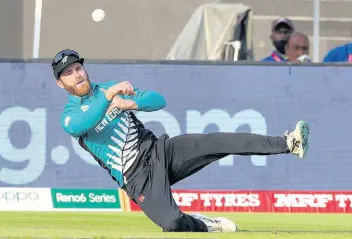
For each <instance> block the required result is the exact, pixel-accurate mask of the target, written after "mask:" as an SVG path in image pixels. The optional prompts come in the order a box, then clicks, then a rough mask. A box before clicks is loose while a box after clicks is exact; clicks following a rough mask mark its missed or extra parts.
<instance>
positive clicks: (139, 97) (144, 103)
mask: <svg viewBox="0 0 352 239" xmlns="http://www.w3.org/2000/svg"><path fill="white" fill-rule="evenodd" d="M134 92H135V94H134V95H123V96H122V98H123V99H125V100H130V101H133V102H134V103H135V106H136V107H135V108H134V109H133V110H138V111H146V112H151V111H157V110H160V109H162V108H164V107H165V106H166V100H165V98H164V97H163V96H162V95H161V94H159V93H157V92H155V91H141V90H139V89H136V88H135V89H134Z"/></svg>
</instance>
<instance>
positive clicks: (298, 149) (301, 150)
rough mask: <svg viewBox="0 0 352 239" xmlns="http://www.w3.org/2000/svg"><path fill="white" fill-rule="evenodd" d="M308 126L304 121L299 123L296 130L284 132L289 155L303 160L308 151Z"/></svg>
mask: <svg viewBox="0 0 352 239" xmlns="http://www.w3.org/2000/svg"><path fill="white" fill-rule="evenodd" d="M309 133H310V129H309V124H308V123H307V122H305V121H299V122H298V123H297V124H296V128H295V130H294V131H292V132H291V133H288V131H286V132H285V135H284V136H285V138H286V142H287V145H288V147H289V149H290V152H291V154H293V155H296V156H298V157H299V158H304V157H305V156H306V154H307V152H308V149H309V140H308V138H309Z"/></svg>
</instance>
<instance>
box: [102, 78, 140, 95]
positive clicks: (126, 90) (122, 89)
mask: <svg viewBox="0 0 352 239" xmlns="http://www.w3.org/2000/svg"><path fill="white" fill-rule="evenodd" d="M110 89H111V91H112V92H113V93H114V94H115V95H134V94H135V93H134V87H133V86H132V84H131V83H129V82H128V81H123V82H120V83H118V84H116V85H113V86H110V88H109V89H108V90H110Z"/></svg>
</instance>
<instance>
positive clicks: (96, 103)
mask: <svg viewBox="0 0 352 239" xmlns="http://www.w3.org/2000/svg"><path fill="white" fill-rule="evenodd" d="M115 84H117V82H108V83H104V84H94V83H91V92H92V93H91V94H90V95H89V96H85V97H82V98H80V97H76V96H71V95H70V96H69V103H68V104H67V105H66V106H65V108H64V112H63V113H62V115H61V125H62V127H63V129H64V130H65V131H66V132H67V133H68V134H70V135H71V136H73V137H75V138H76V139H81V140H83V142H84V144H85V146H86V147H87V148H88V151H90V153H92V154H93V155H94V156H95V157H96V158H98V159H99V161H101V162H99V163H100V164H102V163H103V165H102V166H104V168H106V169H107V170H108V171H109V173H110V174H111V176H112V177H113V178H114V179H115V180H116V181H117V182H118V184H119V185H120V187H122V186H123V185H124V184H125V183H126V178H125V177H124V174H125V173H126V172H127V170H128V169H130V168H131V166H132V165H133V163H134V162H135V161H136V159H137V157H138V154H139V153H140V152H139V144H140V141H141V140H142V138H143V137H144V135H145V130H144V126H143V125H142V124H141V123H140V122H139V121H138V119H137V118H136V117H135V116H134V114H133V112H132V111H131V110H121V109H117V108H115V109H113V110H112V111H111V112H109V113H107V109H108V108H109V105H110V103H111V101H108V100H107V99H106V97H105V93H104V92H103V91H102V90H101V89H108V88H109V87H110V86H112V85H115ZM135 92H136V94H135V95H133V96H127V95H123V96H121V97H122V98H124V99H131V100H133V101H135V102H136V104H137V105H138V111H147V112H151V111H156V110H159V109H162V108H164V107H165V106H166V101H165V99H164V97H163V96H161V95H160V94H159V93H157V92H153V91H141V90H139V89H135Z"/></svg>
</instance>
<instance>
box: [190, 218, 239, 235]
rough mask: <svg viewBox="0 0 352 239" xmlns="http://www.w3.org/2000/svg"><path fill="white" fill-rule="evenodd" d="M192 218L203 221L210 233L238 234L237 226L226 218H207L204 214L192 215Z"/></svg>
mask: <svg viewBox="0 0 352 239" xmlns="http://www.w3.org/2000/svg"><path fill="white" fill-rule="evenodd" d="M190 215H191V216H192V217H194V218H196V219H199V220H201V221H202V222H204V224H205V225H206V226H207V228H208V232H236V231H237V230H238V228H237V226H236V224H235V223H234V222H233V221H231V220H230V219H227V218H225V217H214V218H210V217H206V216H204V215H202V214H190Z"/></svg>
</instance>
